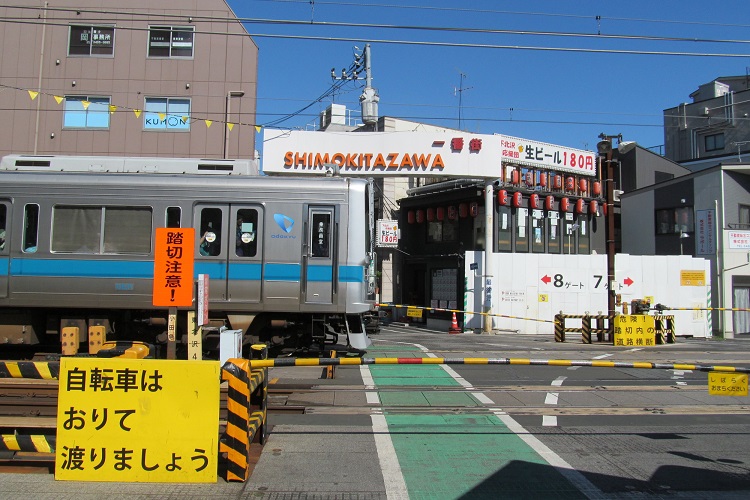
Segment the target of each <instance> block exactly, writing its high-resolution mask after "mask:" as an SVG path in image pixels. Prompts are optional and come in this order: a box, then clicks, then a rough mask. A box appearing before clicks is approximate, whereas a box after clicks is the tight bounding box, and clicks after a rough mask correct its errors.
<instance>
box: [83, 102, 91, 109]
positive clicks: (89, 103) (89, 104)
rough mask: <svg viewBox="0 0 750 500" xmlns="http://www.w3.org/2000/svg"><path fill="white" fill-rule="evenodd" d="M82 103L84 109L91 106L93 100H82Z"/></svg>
mask: <svg viewBox="0 0 750 500" xmlns="http://www.w3.org/2000/svg"><path fill="white" fill-rule="evenodd" d="M81 104H82V105H83V109H89V106H91V101H81Z"/></svg>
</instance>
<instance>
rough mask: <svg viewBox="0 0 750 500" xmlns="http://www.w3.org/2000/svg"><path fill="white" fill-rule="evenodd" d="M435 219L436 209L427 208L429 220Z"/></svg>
mask: <svg viewBox="0 0 750 500" xmlns="http://www.w3.org/2000/svg"><path fill="white" fill-rule="evenodd" d="M434 220H435V209H434V208H432V207H430V208H428V209H427V222H432V221H434Z"/></svg>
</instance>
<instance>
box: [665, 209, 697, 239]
mask: <svg viewBox="0 0 750 500" xmlns="http://www.w3.org/2000/svg"><path fill="white" fill-rule="evenodd" d="M694 231H695V225H694V221H693V207H680V208H666V209H662V210H657V211H656V234H674V233H692V232H694Z"/></svg>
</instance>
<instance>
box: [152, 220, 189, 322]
mask: <svg viewBox="0 0 750 500" xmlns="http://www.w3.org/2000/svg"><path fill="white" fill-rule="evenodd" d="M194 246H195V229H193V228H192V227H183V228H167V227H158V228H156V245H155V249H154V291H153V305H154V306H156V307H184V306H191V305H192V304H193V258H194V254H195V248H194Z"/></svg>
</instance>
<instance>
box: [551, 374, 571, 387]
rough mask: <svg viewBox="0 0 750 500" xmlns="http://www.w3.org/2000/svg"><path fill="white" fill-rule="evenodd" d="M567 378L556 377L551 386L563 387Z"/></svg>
mask: <svg viewBox="0 0 750 500" xmlns="http://www.w3.org/2000/svg"><path fill="white" fill-rule="evenodd" d="M566 378H568V377H562V376H560V377H557V378H556V379H555V380H553V381H552V385H563V382H565V379H566Z"/></svg>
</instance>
